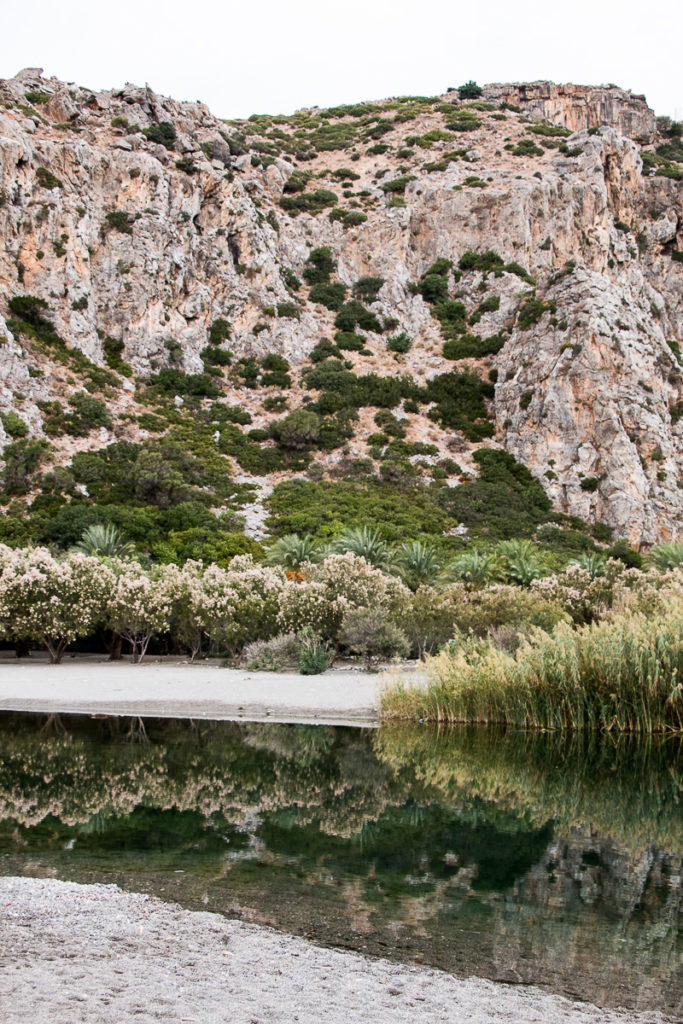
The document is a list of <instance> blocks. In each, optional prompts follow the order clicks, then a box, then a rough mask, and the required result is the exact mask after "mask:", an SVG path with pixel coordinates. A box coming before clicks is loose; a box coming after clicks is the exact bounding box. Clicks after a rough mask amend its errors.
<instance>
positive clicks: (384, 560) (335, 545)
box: [331, 526, 394, 570]
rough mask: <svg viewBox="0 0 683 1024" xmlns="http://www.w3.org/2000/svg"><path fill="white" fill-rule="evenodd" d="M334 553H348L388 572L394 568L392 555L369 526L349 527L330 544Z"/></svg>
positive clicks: (378, 535)
mask: <svg viewBox="0 0 683 1024" xmlns="http://www.w3.org/2000/svg"><path fill="white" fill-rule="evenodd" d="M331 550H332V551H334V552H339V553H343V552H346V551H348V552H350V553H351V554H353V555H357V556H358V557H359V558H364V559H365V561H366V562H368V563H369V564H370V565H374V566H375V568H377V569H383V570H390V569H393V567H394V555H393V552H392V550H391V548H390V547H389V545H388V544H387V542H386V541H385V540H383V539H382V536H381V534H380V532H379V530H378V529H377V527H376V526H375V527H370V526H351V527H349V528H348V529H347V530H344V532H343V533H342V534H341V535H340V536H339V537H336V538H335V540H334V541H333V542H332V544H331Z"/></svg>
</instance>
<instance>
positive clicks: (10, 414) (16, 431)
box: [0, 409, 28, 440]
mask: <svg viewBox="0 0 683 1024" xmlns="http://www.w3.org/2000/svg"><path fill="white" fill-rule="evenodd" d="M0 420H2V425H3V427H4V428H5V433H6V434H9V436H10V437H11V438H13V439H14V440H17V438H20V437H26V435H27V434H28V427H27V426H26V424H25V423H24V421H23V420H22V418H21V416H19V414H18V413H16V412H15V411H14V409H9V410H8V411H7V412H3V413H0Z"/></svg>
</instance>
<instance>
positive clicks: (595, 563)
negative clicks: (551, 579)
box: [569, 551, 605, 580]
mask: <svg viewBox="0 0 683 1024" xmlns="http://www.w3.org/2000/svg"><path fill="white" fill-rule="evenodd" d="M569 564H570V565H577V566H578V567H579V569H585V570H586V572H587V573H589V575H590V578H591V579H592V580H594V579H596V578H597V577H598V576H604V575H605V556H604V555H601V554H600V552H599V551H584V553H583V554H582V555H579V557H578V558H574V559H572V561H571V562H570V563H569Z"/></svg>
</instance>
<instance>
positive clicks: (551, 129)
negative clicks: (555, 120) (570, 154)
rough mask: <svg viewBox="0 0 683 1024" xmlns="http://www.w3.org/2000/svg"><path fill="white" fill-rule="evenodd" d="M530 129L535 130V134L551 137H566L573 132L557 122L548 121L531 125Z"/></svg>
mask: <svg viewBox="0 0 683 1024" xmlns="http://www.w3.org/2000/svg"><path fill="white" fill-rule="evenodd" d="M529 131H530V132H533V133H534V135H543V136H546V137H550V138H556V137H559V138H566V137H567V136H568V135H571V134H572V133H571V132H570V130H569V128H562V127H561V126H560V125H557V124H546V123H543V124H534V125H531V127H530V128H529Z"/></svg>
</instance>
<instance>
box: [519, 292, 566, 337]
mask: <svg viewBox="0 0 683 1024" xmlns="http://www.w3.org/2000/svg"><path fill="white" fill-rule="evenodd" d="M556 310H557V304H556V303H555V301H554V300H552V299H551V300H550V301H549V302H546V301H544V300H543V299H540V298H537V297H536V295H528V296H527V297H526V298H525V299H524V300H523V302H522V303H521V305H520V307H519V309H518V310H517V323H518V325H519V327H520V328H521V330H523V331H528V330H529V329H530V328H531V327H532V326H533V325H534V324H537V323H538V321H539V320H540V319H541V317H542V316H543V314H544V313H546V312H550V313H555V312H556Z"/></svg>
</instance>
